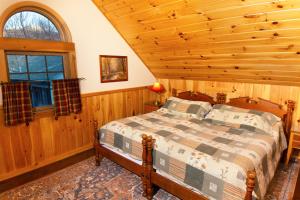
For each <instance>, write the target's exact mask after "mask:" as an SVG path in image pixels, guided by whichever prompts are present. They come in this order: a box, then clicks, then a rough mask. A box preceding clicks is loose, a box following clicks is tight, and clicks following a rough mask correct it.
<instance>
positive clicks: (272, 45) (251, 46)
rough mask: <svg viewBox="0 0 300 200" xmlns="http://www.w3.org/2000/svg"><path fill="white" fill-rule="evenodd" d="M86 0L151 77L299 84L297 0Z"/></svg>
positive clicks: (298, 7) (298, 9) (298, 17)
mask: <svg viewBox="0 0 300 200" xmlns="http://www.w3.org/2000/svg"><path fill="white" fill-rule="evenodd" d="M93 2H94V3H95V5H96V6H97V7H98V8H99V10H100V11H101V12H102V13H103V14H104V15H105V16H106V17H107V18H108V19H109V20H110V22H111V23H112V24H113V25H114V27H115V28H116V29H117V30H118V31H119V32H120V33H121V35H122V36H123V37H124V38H125V40H126V41H127V42H128V44H129V45H130V46H131V47H132V48H133V49H134V51H135V52H136V53H137V54H138V55H139V56H140V57H141V59H142V60H143V62H144V63H145V64H146V65H147V67H148V68H149V69H150V71H151V72H152V73H153V74H154V75H155V76H156V77H157V78H166V79H168V78H169V79H179V78H180V79H194V80H208V81H210V80H211V81H223V82H224V81H231V82H257V83H262V84H263V83H266V84H278V85H295V86H299V83H300V79H299V72H300V62H299V61H300V37H299V34H300V23H299V22H300V14H299V13H300V12H299V11H300V1H298V0H279V1H277V0H271V1H267V0H253V1H240V0H226V1H223V0H222V1H216V0H213V1H209V2H207V1H204V0H203V1H202V0H200V1H199V0H190V1H178V0H169V1H165V0H160V1H155V2H154V1H150V2H149V1H146V0H142V1H135V0H132V1H131V0H130V1H112V0H108V1H103V0H93ZM271 71H275V72H271Z"/></svg>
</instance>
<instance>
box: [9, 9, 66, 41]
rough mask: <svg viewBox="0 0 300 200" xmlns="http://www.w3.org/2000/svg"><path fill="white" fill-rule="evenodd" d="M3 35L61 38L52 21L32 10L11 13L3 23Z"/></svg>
mask: <svg viewBox="0 0 300 200" xmlns="http://www.w3.org/2000/svg"><path fill="white" fill-rule="evenodd" d="M3 35H4V37H9V38H30V39H39V40H57V41H59V40H61V38H60V33H59V31H58V29H57V28H56V27H55V25H54V24H53V22H51V21H50V20H49V19H48V18H46V17H45V16H43V15H41V14H39V13H37V12H33V11H21V12H18V13H16V14H14V15H12V16H11V17H10V18H9V19H8V20H7V21H6V23H5V25H4V32H3Z"/></svg>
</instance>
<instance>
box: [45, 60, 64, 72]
mask: <svg viewBox="0 0 300 200" xmlns="http://www.w3.org/2000/svg"><path fill="white" fill-rule="evenodd" d="M46 58H47V66H48V71H49V72H53V71H56V72H57V71H63V70H64V67H63V57H62V56H47V57H46Z"/></svg>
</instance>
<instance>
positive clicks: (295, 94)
mask: <svg viewBox="0 0 300 200" xmlns="http://www.w3.org/2000/svg"><path fill="white" fill-rule="evenodd" d="M159 82H161V83H162V84H163V85H164V86H165V88H166V93H165V94H164V99H165V98H167V97H168V96H170V95H171V94H172V93H171V91H172V88H176V89H178V90H179V92H180V91H186V90H190V91H198V92H202V93H206V94H208V95H211V96H215V95H216V94H217V93H218V92H224V93H226V94H227V99H229V98H234V97H240V96H249V97H252V98H257V97H261V98H263V99H267V100H271V101H273V102H275V103H278V104H281V105H284V103H285V101H286V100H294V101H296V110H295V112H294V116H293V130H298V131H299V130H300V123H298V122H297V121H298V119H300V106H299V105H300V87H297V86H280V85H268V84H254V83H234V82H215V81H196V80H180V79H159Z"/></svg>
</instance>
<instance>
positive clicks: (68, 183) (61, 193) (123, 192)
mask: <svg viewBox="0 0 300 200" xmlns="http://www.w3.org/2000/svg"><path fill="white" fill-rule="evenodd" d="M299 166H300V163H299V162H293V163H291V164H290V166H289V168H288V169H286V170H285V169H284V168H283V167H282V166H279V170H277V174H276V177H275V178H274V180H273V182H272V183H271V185H270V188H269V192H268V194H267V195H266V199H267V200H275V199H280V200H285V199H286V200H287V199H290V198H291V196H292V194H293V193H294V188H295V187H294V186H295V184H296V181H297V176H298V172H299ZM141 194H142V185H141V181H140V178H139V177H137V176H136V175H134V174H132V173H131V172H129V171H127V170H125V169H123V168H122V167H120V166H118V165H117V164H115V163H113V162H111V161H109V160H107V159H104V160H103V161H102V163H101V166H100V167H95V165H94V160H93V158H89V159H87V160H84V161H82V162H80V163H77V164H75V165H72V166H70V167H68V168H65V169H63V170H60V171H58V172H56V173H54V174H51V175H48V176H46V177H44V178H41V179H38V180H36V181H33V182H30V183H27V184H25V185H23V186H20V187H18V188H15V189H13V190H10V191H7V192H5V193H3V194H0V199H18V200H19V199H20V200H22V199H24V200H25V199H26V200H30V199H36V200H39V199H41V200H48V199H49V200H50V199H51V200H54V199H58V200H63V199H68V200H69V199H124V200H125V199H128V200H129V199H134V200H139V199H144V198H143V197H142V196H141ZM154 199H156V200H171V199H177V198H176V197H174V196H172V195H170V194H169V193H167V192H165V191H163V190H159V191H158V193H157V194H156V195H155V197H154Z"/></svg>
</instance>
